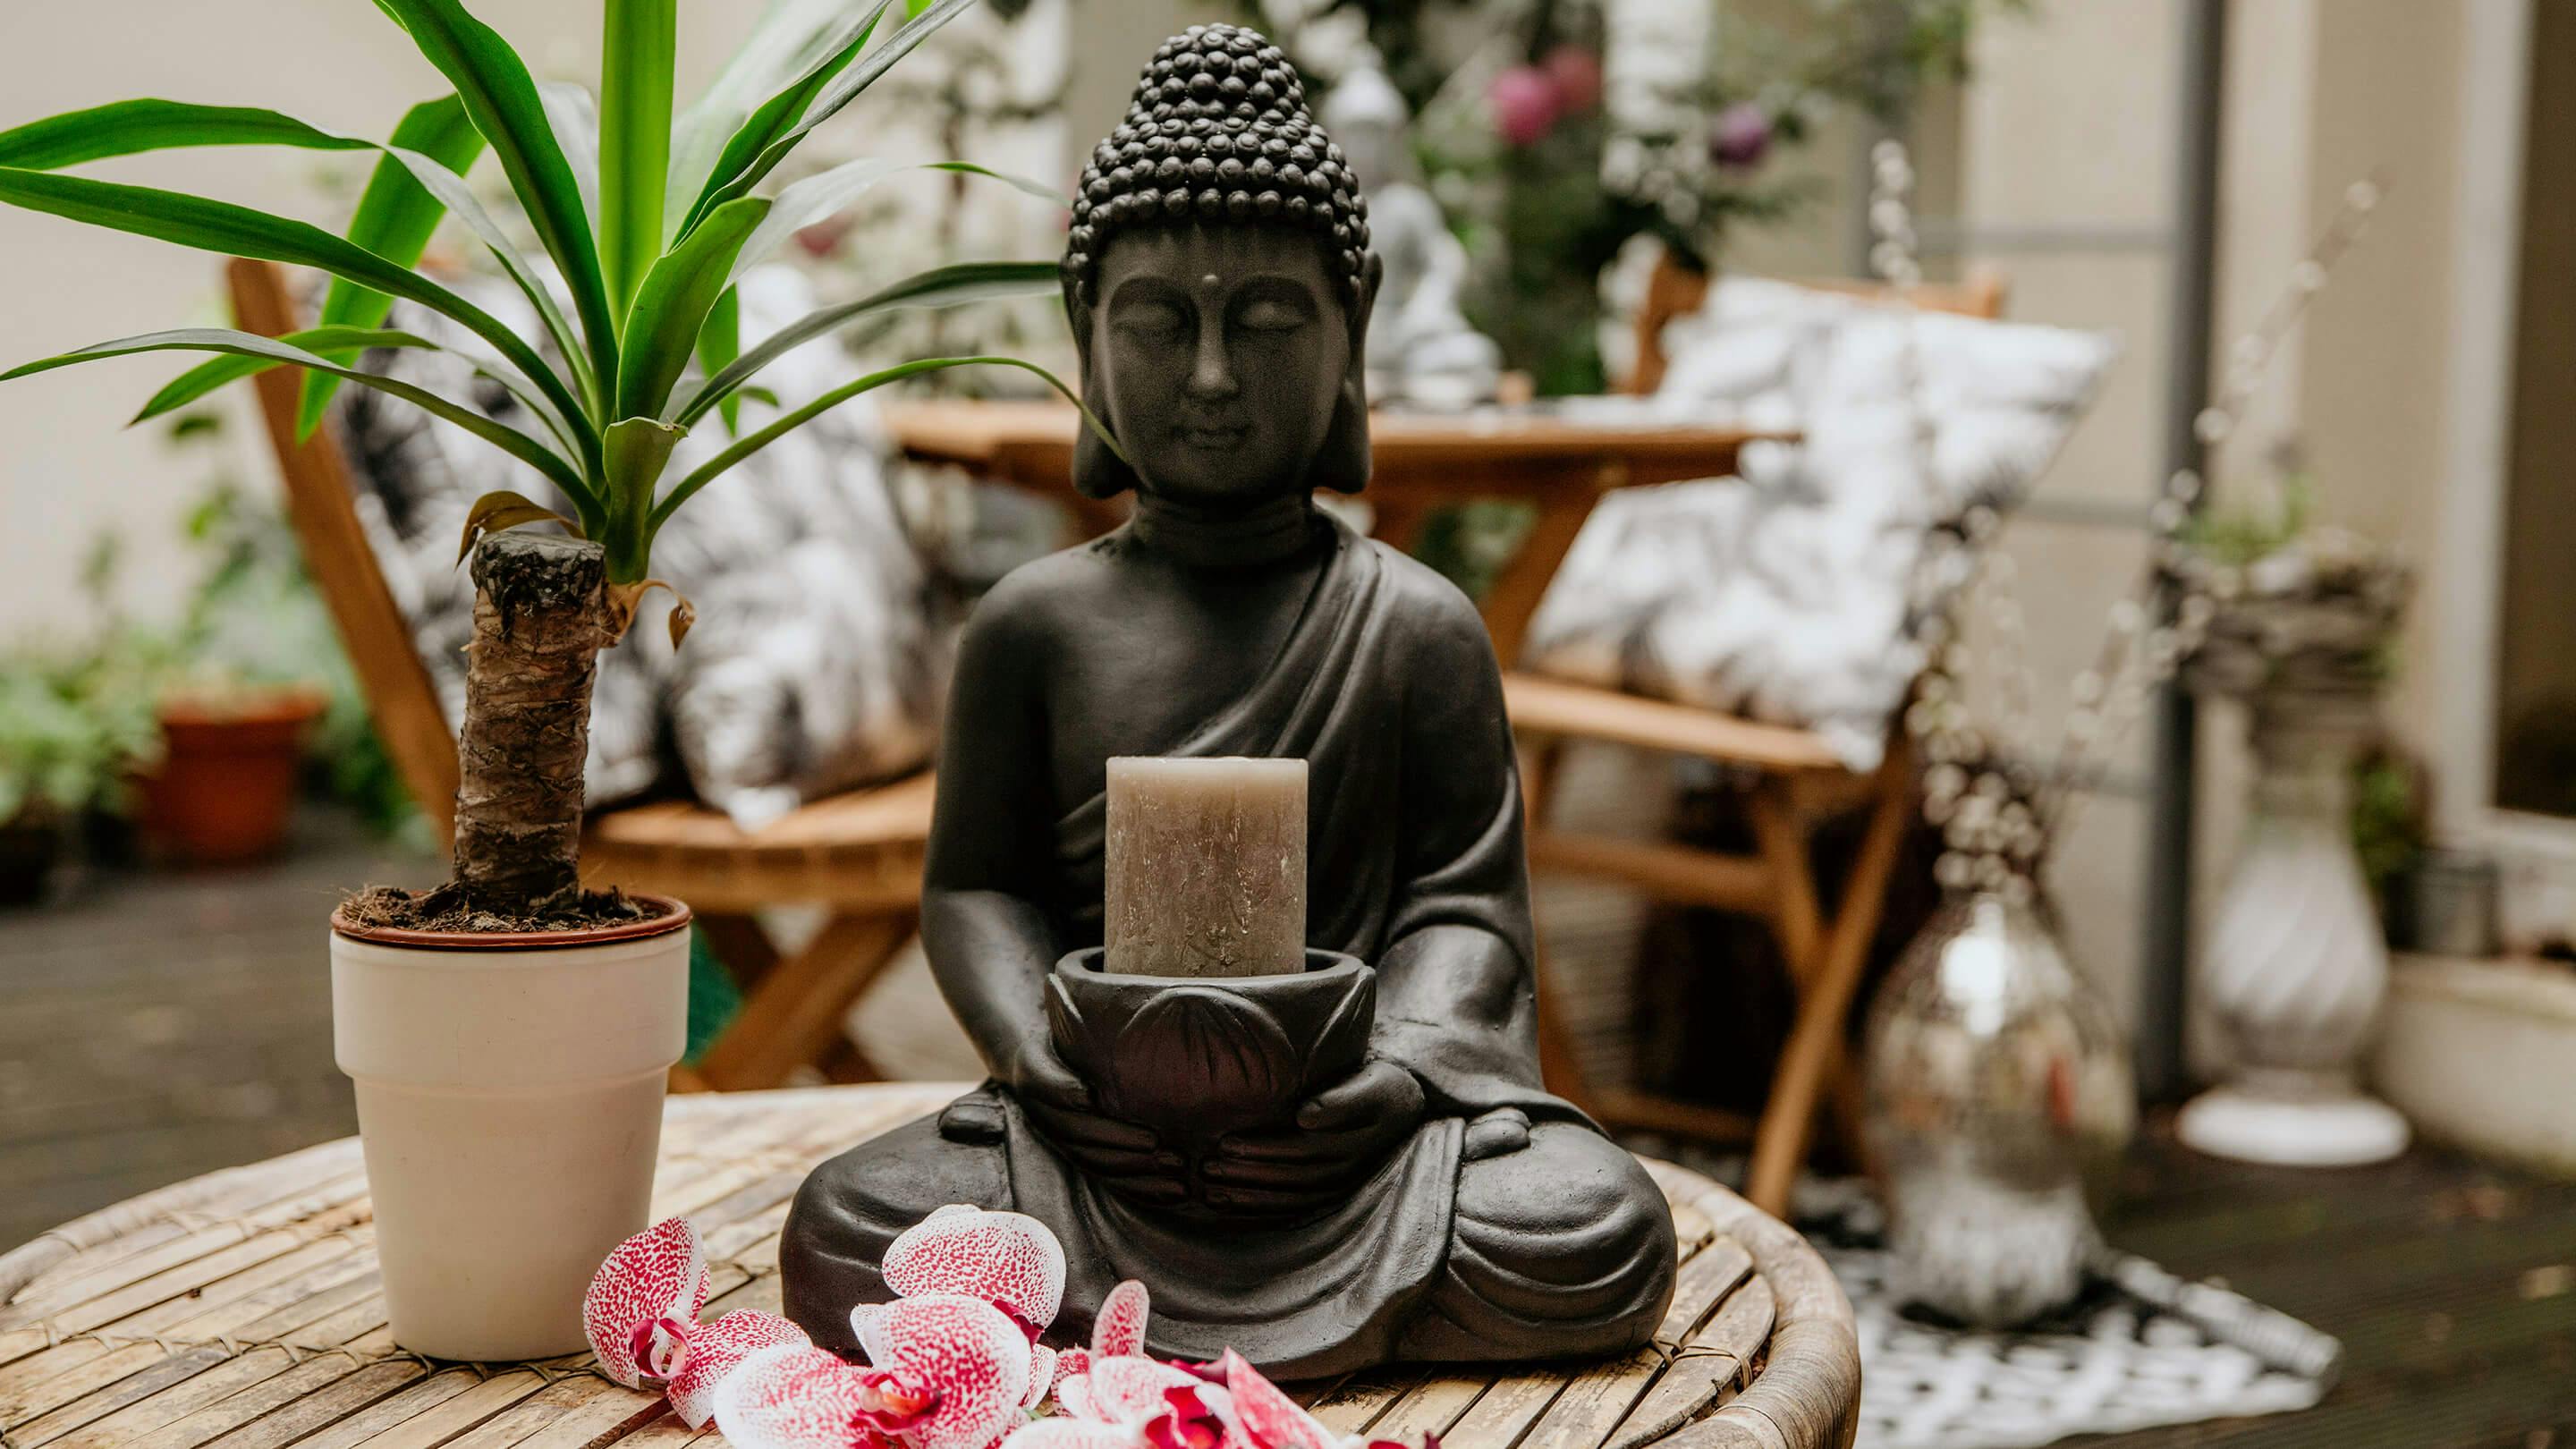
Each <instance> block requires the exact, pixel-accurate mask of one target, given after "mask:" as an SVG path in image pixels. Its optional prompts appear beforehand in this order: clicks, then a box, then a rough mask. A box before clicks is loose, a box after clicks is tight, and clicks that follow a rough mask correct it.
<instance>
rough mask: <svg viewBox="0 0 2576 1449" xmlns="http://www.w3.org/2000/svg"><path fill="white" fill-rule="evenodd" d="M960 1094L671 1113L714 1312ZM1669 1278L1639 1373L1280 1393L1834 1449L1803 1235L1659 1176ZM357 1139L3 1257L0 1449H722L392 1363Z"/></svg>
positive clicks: (1828, 1289) (1847, 1326)
mask: <svg viewBox="0 0 2576 1449" xmlns="http://www.w3.org/2000/svg"><path fill="white" fill-rule="evenodd" d="M958 1090H959V1088H957V1087H955V1086H950V1085H930V1084H902V1085H888V1086H872V1087H831V1088H821V1089H816V1090H810V1091H787V1092H753V1093H740V1094H735V1095H729V1096H692V1097H675V1098H673V1099H672V1101H671V1107H670V1114H669V1117H668V1119H667V1123H666V1125H665V1128H664V1130H663V1135H662V1164H661V1176H660V1179H659V1180H658V1181H657V1182H656V1184H655V1189H654V1203H653V1213H654V1216H655V1217H656V1218H657V1219H658V1218H661V1217H666V1216H670V1215H672V1214H686V1215H687V1216H689V1217H690V1218H693V1219H694V1220H696V1222H697V1224H698V1226H699V1227H700V1228H701V1230H703V1231H704V1233H705V1234H706V1238H707V1248H708V1256H709V1258H710V1259H711V1260H712V1263H713V1267H714V1274H715V1292H714V1296H713V1297H712V1298H711V1299H710V1300H709V1303H708V1309H709V1311H710V1313H715V1312H724V1311H729V1310H732V1309H736V1308H762V1309H768V1310H770V1311H772V1312H775V1311H777V1309H778V1306H779V1298H778V1275H777V1263H778V1234H779V1229H780V1227H781V1225H782V1224H783V1223H784V1222H785V1220H786V1216H787V1207H788V1203H789V1200H790V1199H791V1198H792V1197H793V1195H794V1193H795V1191H796V1187H797V1184H799V1183H800V1182H802V1181H803V1180H804V1178H805V1174H806V1171H807V1170H808V1169H809V1168H811V1167H812V1166H813V1165H814V1164H815V1163H816V1162H818V1161H820V1160H822V1159H823V1158H824V1157H827V1156H829V1155H831V1154H833V1153H835V1152H838V1151H840V1150H842V1149H843V1148H845V1147H847V1146H849V1145H850V1144H852V1143H856V1142H860V1141H864V1140H866V1139H867V1138H868V1137H870V1136H873V1135H875V1134H876V1133H879V1132H883V1131H885V1130H887V1129H889V1128H892V1127H895V1126H898V1125H900V1124H902V1123H904V1122H907V1121H910V1120H912V1119H913V1118H915V1117H919V1116H922V1115H924V1114H925V1113H927V1112H930V1111H932V1110H935V1109H936V1108H937V1107H938V1106H939V1105H940V1104H942V1103H944V1102H946V1101H947V1100H948V1099H949V1098H951V1097H953V1096H955V1095H956V1094H957V1092H958ZM1647 1167H1648V1168H1649V1169H1650V1170H1651V1171H1652V1172H1653V1173H1654V1175H1655V1179H1656V1181H1657V1182H1658V1183H1660V1184H1661V1185H1662V1187H1663V1189H1664V1193H1665V1195H1666V1197H1668V1198H1669V1199H1670V1200H1671V1202H1672V1206H1673V1218H1674V1222H1675V1225H1676V1228H1677V1230H1678V1238H1679V1241H1678V1242H1677V1244H1676V1245H1675V1246H1676V1251H1677V1252H1678V1253H1679V1255H1680V1258H1681V1275H1680V1281H1679V1286H1678V1287H1677V1289H1676V1291H1675V1294H1674V1301H1673V1307H1672V1311H1671V1313H1670V1314H1669V1315H1668V1316H1667V1317H1666V1318H1665V1320H1664V1325H1663V1331H1662V1334H1661V1335H1660V1337H1659V1339H1658V1342H1657V1344H1656V1345H1655V1347H1654V1348H1652V1349H1648V1350H1644V1351H1641V1352H1638V1353H1636V1354H1633V1355H1631V1356H1629V1357H1627V1358H1623V1359H1618V1360H1615V1361H1609V1362H1591V1363H1578V1364H1567V1365H1562V1366H1558V1365H1515V1366H1512V1367H1511V1368H1509V1369H1505V1370H1499V1371H1497V1370H1490V1369H1479V1368H1465V1369H1461V1368H1450V1367H1433V1366H1425V1365H1405V1366H1399V1367H1395V1368H1391V1369H1382V1370H1374V1371H1371V1372H1369V1373H1365V1374H1358V1375H1354V1376H1352V1377H1350V1378H1348V1379H1344V1380H1341V1381H1339V1382H1327V1383H1316V1384H1305V1385H1293V1386H1291V1387H1292V1389H1293V1390H1294V1391H1296V1392H1297V1393H1298V1396H1299V1397H1300V1398H1301V1399H1304V1400H1305V1401H1306V1402H1308V1403H1310V1404H1311V1405H1313V1406H1314V1408H1315V1411H1316V1414H1317V1416H1318V1417H1319V1418H1321V1419H1322V1420H1323V1421H1324V1422H1325V1423H1326V1424H1328V1425H1329V1426H1331V1427H1332V1428H1333V1429H1335V1430H1336V1431H1338V1432H1343V1433H1352V1434H1357V1433H1366V1434H1368V1435H1369V1436H1370V1437H1373V1438H1391V1439H1401V1440H1404V1441H1406V1442H1408V1443H1418V1442H1420V1441H1421V1439H1422V1437H1423V1436H1424V1435H1426V1434H1439V1435H1440V1436H1442V1442H1443V1444H1444V1445H1446V1446H1448V1449H1640V1446H1644V1445H1648V1444H1662V1445H1670V1446H1673V1449H1733V1446H1745V1449H1751V1446H1766V1449H1783V1446H1794V1449H1810V1446H1813V1449H1828V1446H1847V1445H1849V1444H1850V1443H1851V1439H1852V1433H1853V1428H1854V1423H1855V1421H1854V1417H1853V1411H1854V1409H1855V1408H1856V1407H1857V1405H1858V1403H1859V1398H1860V1358H1859V1352H1858V1348H1857V1345H1856V1343H1855V1340H1854V1338H1853V1331H1852V1315H1851V1306H1850V1304H1849V1303H1848V1302H1846V1301H1845V1300H1844V1298H1843V1295H1842V1290H1841V1289H1840V1288H1838V1287H1836V1286H1835V1284H1834V1281H1833V1279H1832V1277H1831V1276H1830V1275H1829V1274H1828V1273H1827V1272H1826V1270H1825V1267H1824V1264H1823V1263H1822V1261H1820V1260H1819V1259H1818V1258H1817V1257H1816V1255H1815V1254H1814V1253H1813V1252H1811V1251H1810V1250H1809V1249H1808V1248H1807V1246H1806V1244H1805V1243H1804V1242H1802V1241H1801V1240H1800V1239H1799V1238H1798V1236H1797V1234H1795V1233H1793V1232H1791V1231H1790V1230H1789V1229H1788V1228H1787V1227H1784V1226H1782V1225H1781V1224H1780V1223H1778V1222H1776V1221H1774V1220H1773V1219H1771V1218H1769V1217H1766V1216H1764V1215H1763V1214H1761V1213H1759V1212H1756V1211H1755V1210H1754V1209H1753V1208H1752V1207H1750V1206H1749V1205H1747V1204H1746V1203H1745V1202H1744V1201H1743V1200H1742V1199H1740V1198H1738V1197H1737V1196H1735V1194H1733V1193H1731V1192H1728V1191H1727V1190H1725V1189H1724V1188H1721V1187H1719V1186H1717V1185H1716V1184H1714V1183H1711V1182H1710V1181H1708V1180H1707V1179H1706V1178H1703V1177H1700V1176H1698V1175H1696V1174H1694V1173H1689V1172H1685V1171H1683V1170H1681V1169H1679V1168H1676V1167H1672V1166H1669V1165H1666V1164H1663V1163H1657V1162H1651V1161H1650V1162H1648V1163H1647ZM372 1233H373V1225H372V1221H371V1216H370V1211H369V1207H368V1202H367V1182H366V1173H365V1170H364V1168H363V1166H362V1164H361V1163H360V1160H359V1154H358V1144H357V1141H356V1140H355V1139H354V1138H352V1139H346V1140H343V1141H339V1142H329V1143H324V1144H323V1145H321V1146H319V1147H314V1148H309V1149H307V1150H305V1151H302V1152H297V1153H293V1154H290V1155H288V1156H285V1157H280V1158H275V1159H272V1160H270V1161H267V1162H261V1163H254V1164H252V1165H250V1166H247V1167H237V1168H231V1169H228V1170H226V1171H223V1172H218V1173H213V1174H211V1175H209V1176H206V1177H201V1178H197V1179H194V1180H192V1181H189V1182H183V1183H179V1184H177V1185H175V1186H172V1187H168V1188H164V1189H162V1190H160V1191H158V1192H154V1193H150V1194H147V1195H145V1196H143V1197H139V1198H135V1199H133V1200H132V1201H130V1202H125V1203H121V1204H118V1205H117V1206H115V1207H111V1208H107V1209H105V1210H103V1211H100V1212H97V1213H93V1214H91V1215H90V1216H88V1217H85V1218H82V1219H80V1220H78V1221H76V1222H73V1223H69V1224H66V1225H65V1226H63V1227H60V1228H57V1229H55V1230H54V1231H52V1232H50V1233H47V1234H45V1235H44V1236H43V1237H40V1238H38V1239H37V1240H36V1241H34V1242H32V1243H29V1244H27V1245H26V1246H24V1247H22V1248H19V1249H17V1250H15V1251H13V1252H10V1253H8V1254H6V1255H0V1444H5V1445H6V1446H8V1449H122V1446H129V1445H133V1446H143V1449H200V1446H206V1449H288V1446H294V1449H362V1446H363V1449H606V1446H608V1445H610V1444H616V1445H618V1446H620V1449H684V1446H688V1445H691V1444H693V1443H697V1442H701V1441H702V1442H704V1443H705V1444H706V1446H707V1449H722V1436H720V1435H718V1434H716V1433H715V1431H713V1430H712V1429H710V1430H707V1431H705V1432H703V1433H699V1432H696V1431H692V1430H691V1429H690V1428H689V1427H688V1426H687V1425H685V1424H683V1423H681V1422H680V1421H678V1420H677V1419H675V1418H673V1417H672V1416H671V1415H670V1414H668V1413H667V1412H665V1411H664V1409H663V1407H662V1404H661V1401H660V1400H659V1399H657V1398H652V1397H648V1396H646V1395H644V1394H640V1393H636V1392H634V1391H632V1390H629V1389H623V1388H620V1387H618V1386H617V1385H615V1384H613V1383H610V1382H609V1381H608V1380H607V1379H605V1378H603V1377H601V1376H600V1375H599V1374H598V1373H596V1372H595V1371H593V1370H592V1369H591V1367H590V1366H589V1363H588V1360H587V1358H586V1356H573V1357H567V1358H562V1359H555V1360H550V1361H547V1362H543V1363H531V1364H476V1365H464V1364H450V1363H443V1362H438V1361H433V1360H425V1359H422V1358H420V1357H418V1356H417V1355H414V1354H411V1353H408V1352H406V1351H404V1350H403V1349H401V1348H398V1347H396V1346H395V1344H394V1342H393V1340H392V1338H391V1337H390V1336H389V1335H388V1334H387V1332H386V1329H385V1319H384V1301H383V1298H382V1296H381V1295H380V1294H379V1293H378V1292H377V1283H376V1276H375V1253H374V1249H373V1239H372Z"/></svg>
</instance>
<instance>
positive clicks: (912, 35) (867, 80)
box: [697, 0, 975, 216]
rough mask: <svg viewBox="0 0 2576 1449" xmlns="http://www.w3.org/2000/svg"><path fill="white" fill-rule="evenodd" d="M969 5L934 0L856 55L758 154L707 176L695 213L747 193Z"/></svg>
mask: <svg viewBox="0 0 2576 1449" xmlns="http://www.w3.org/2000/svg"><path fill="white" fill-rule="evenodd" d="M974 3H975V0H936V3H934V4H932V5H931V7H930V8H929V9H927V10H924V11H922V12H921V13H920V14H919V15H917V16H915V17H913V19H912V21H911V23H910V24H907V25H906V26H904V27H903V28H902V29H901V30H898V31H896V32H895V33H894V34H892V35H890V36H887V37H886V42H885V44H883V45H880V46H878V47H877V48H876V49H875V50H872V51H869V52H868V53H867V54H865V55H862V56H860V57H859V58H858V59H857V60H856V61H855V62H853V63H852V64H851V65H850V66H849V67H848V68H846V69H844V70H843V71H841V73H840V74H838V75H836V76H833V77H832V78H831V80H830V81H829V82H827V83H826V84H825V85H824V86H823V87H822V88H821V89H820V90H819V91H817V92H816V93H815V96H814V99H813V101H812V103H811V104H809V105H807V106H806V108H805V114H804V115H803V116H801V117H799V118H798V119H797V120H796V122H795V123H794V124H793V125H790V126H789V127H787V128H786V129H785V130H784V131H781V132H780V133H779V134H778V136H777V138H776V139H775V140H772V141H770V142H769V143H768V144H767V145H765V146H763V147H761V149H760V154H759V155H758V156H756V157H754V158H753V159H752V161H751V162H750V164H749V165H747V166H744V167H743V168H742V169H741V170H740V171H738V172H736V173H734V174H733V175H732V176H731V177H729V178H726V179H723V180H721V181H719V180H716V179H715V178H710V184H709V189H708V192H707V196H706V198H705V199H704V200H702V201H701V202H700V203H699V204H698V207H697V212H698V215H700V216H705V215H707V214H708V213H710V212H712V211H713V210H714V209H715V208H716V207H718V206H721V205H723V204H724V203H725V202H728V201H731V200H733V199H734V198H736V197H740V196H748V195H750V194H751V189H752V188H753V187H755V186H757V185H759V184H760V182H761V180H762V178H764V177H766V176H768V175H769V173H770V172H771V171H773V170H776V169H777V167H778V163H779V162H781V161H784V160H786V159H787V154H788V153H789V152H791V151H793V150H795V149H796V146H797V143H799V142H801V141H803V140H804V139H805V137H806V135H807V133H809V132H811V131H812V130H813V129H814V128H815V127H816V126H819V125H821V124H823V122H825V121H827V120H830V119H831V118H832V117H833V116H835V115H837V114H839V112H840V109H841V108H842V107H843V106H846V105H848V104H849V103H850V102H852V101H854V100H856V99H858V97H859V94H860V93H861V92H863V91H865V90H866V89H867V88H868V87H870V86H872V85H874V84H876V83H877V79H878V77H880V76H883V75H884V74H885V73H886V72H887V71H890V70H892V69H894V67H895V63H896V62H898V61H900V60H902V59H903V58H904V57H905V56H907V55H910V54H912V52H913V51H914V50H916V49H918V48H919V47H920V45H921V43H922V42H923V41H925V40H928V39H929V38H930V37H931V36H932V35H933V34H934V33H936V32H937V31H938V30H939V28H940V27H941V26H943V25H946V24H947V23H948V22H949V21H951V20H954V19H956V18H957V17H958V16H959V15H961V14H963V13H965V10H966V7H967V6H969V5H972V4H974ZM727 149H728V150H730V149H731V148H730V147H728V148H727ZM717 176H718V177H723V176H724V170H723V163H722V162H721V161H720V162H718V163H717Z"/></svg>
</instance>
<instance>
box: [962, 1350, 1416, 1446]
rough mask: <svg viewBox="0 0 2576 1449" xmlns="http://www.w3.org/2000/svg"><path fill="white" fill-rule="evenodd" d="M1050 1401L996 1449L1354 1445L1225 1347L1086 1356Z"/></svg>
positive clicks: (1353, 1441)
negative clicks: (1169, 1358)
mask: <svg viewBox="0 0 2576 1449" xmlns="http://www.w3.org/2000/svg"><path fill="white" fill-rule="evenodd" d="M1056 1407H1057V1408H1058V1409H1059V1410H1061V1411H1062V1413H1061V1415H1060V1417H1058V1418H1055V1419H1048V1420H1043V1421H1041V1422H1040V1423H1038V1424H1033V1425H1030V1426H1028V1427H1026V1428H1023V1429H1019V1430H1016V1431H1014V1432H1013V1433H1012V1435H1011V1437H1010V1438H1009V1439H1008V1440H1006V1441H1005V1442H1004V1443H1003V1445H1002V1449H1356V1445H1357V1441H1355V1440H1345V1439H1343V1438H1341V1437H1339V1436H1337V1435H1335V1434H1334V1433H1333V1432H1332V1431H1331V1430H1329V1429H1327V1428H1325V1427H1324V1426H1323V1424H1321V1423H1320V1422H1318V1421H1317V1420H1316V1418H1315V1416H1314V1415H1312V1414H1309V1413H1307V1412H1306V1411H1305V1410H1304V1409H1302V1408H1300V1407H1298V1404H1297V1401H1296V1400H1294V1399H1291V1398H1290V1397H1288V1396H1287V1395H1286V1394H1285V1393H1282V1392H1280V1389H1279V1386H1278V1385H1276V1384H1273V1383H1272V1382H1270V1380H1268V1379H1267V1378H1264V1377H1263V1376H1262V1375H1261V1372H1260V1371H1259V1370H1257V1369H1255V1368H1254V1367H1253V1366H1252V1365H1251V1364H1250V1363H1248V1362H1246V1361H1245V1360H1244V1358H1243V1356H1242V1355H1241V1354H1238V1353H1236V1352H1234V1351H1233V1350H1231V1349H1229V1350H1227V1351H1226V1355H1225V1357H1224V1358H1222V1359H1220V1360H1218V1361H1217V1362H1215V1363H1212V1364H1198V1365H1190V1366H1184V1365H1181V1364H1170V1363H1160V1362H1157V1361H1155V1360H1153V1359H1150V1358H1145V1357H1142V1356H1138V1355H1121V1356H1118V1357H1113V1358H1098V1359H1094V1360H1093V1362H1092V1365H1091V1370H1090V1372H1088V1373H1084V1374H1077V1375H1075V1376H1074V1377H1071V1378H1068V1379H1066V1380H1065V1381H1064V1382H1063V1383H1061V1384H1059V1385H1058V1386H1057V1388H1056ZM1050 1425H1056V1426H1065V1427H1048V1426H1050ZM1073 1426H1079V1427H1073ZM1389 1449H1392V1446H1389Z"/></svg>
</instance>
